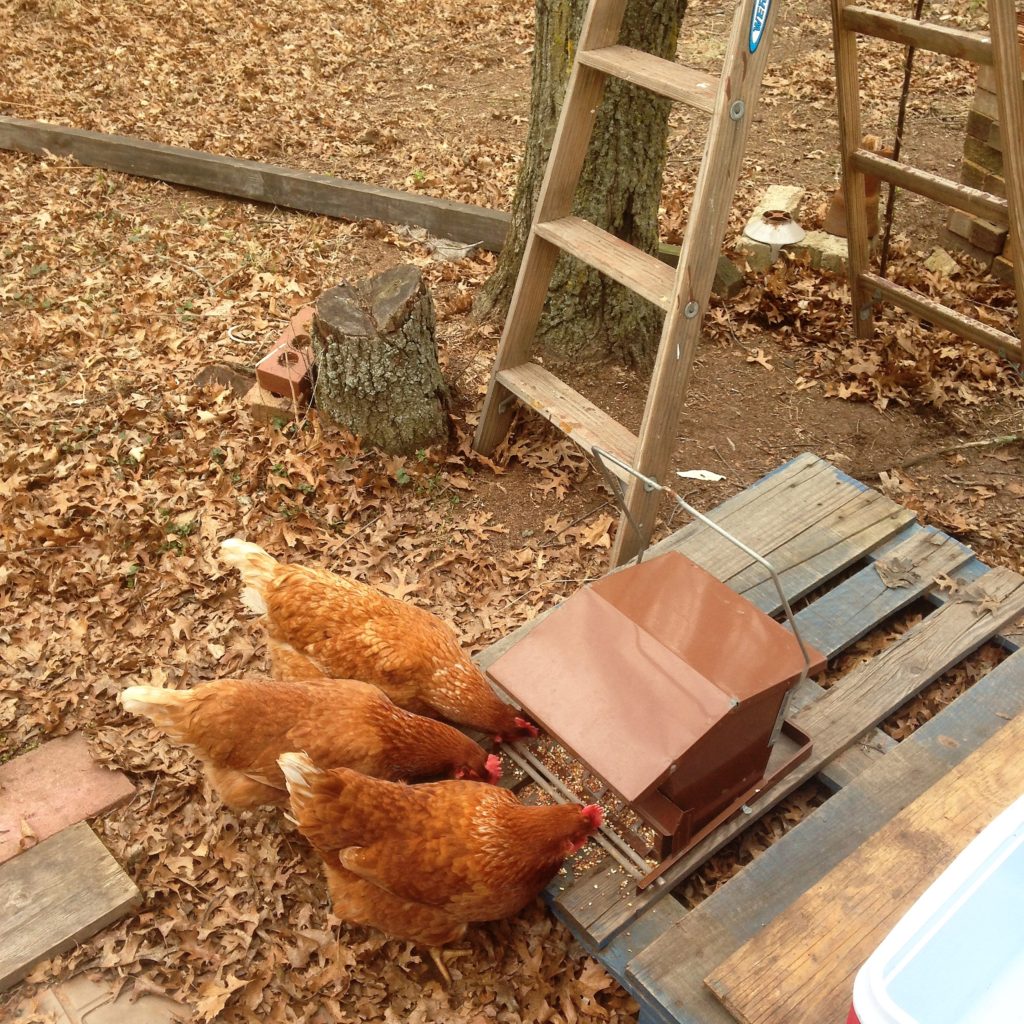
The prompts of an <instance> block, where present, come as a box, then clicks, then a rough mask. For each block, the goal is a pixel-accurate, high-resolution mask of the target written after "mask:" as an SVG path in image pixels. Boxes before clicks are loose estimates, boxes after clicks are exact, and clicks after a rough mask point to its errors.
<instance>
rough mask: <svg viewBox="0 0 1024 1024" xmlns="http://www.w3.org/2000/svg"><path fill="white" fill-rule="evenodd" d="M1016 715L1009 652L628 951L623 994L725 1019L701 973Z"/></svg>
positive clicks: (1017, 697) (672, 1011)
mask: <svg viewBox="0 0 1024 1024" xmlns="http://www.w3.org/2000/svg"><path fill="white" fill-rule="evenodd" d="M1022 713H1024V654H1021V653H1017V654H1014V655H1012V656H1011V657H1010V658H1008V659H1007V660H1006V661H1004V662H1003V663H1002V664H1001V665H999V666H998V667H997V668H995V669H994V670H993V671H992V672H990V673H989V674H988V675H987V676H985V677H984V678H983V679H981V680H980V681H979V682H978V683H976V684H975V685H974V686H973V687H972V688H971V689H970V690H968V691H967V692H966V693H964V694H963V695H961V696H960V697H958V698H957V699H956V700H955V701H954V702H953V703H952V704H950V705H949V706H948V707H946V708H944V709H943V710H942V711H940V712H939V714H937V715H936V716H935V717H934V718H933V719H931V721H929V722H926V723H925V724H924V725H922V726H921V727H920V728H919V729H917V730H916V731H915V732H913V733H912V734H911V735H910V736H909V737H908V738H907V739H905V740H904V741H903V742H902V743H900V744H899V745H898V746H897V747H896V748H895V749H894V750H892V751H890V752H889V753H888V754H886V756H885V757H884V758H883V759H882V760H881V761H880V762H879V763H878V764H876V765H874V766H873V767H872V768H871V769H870V770H869V771H867V772H865V773H864V774H863V775H861V776H860V777H859V778H858V779H857V780H856V781H854V782H853V783H852V784H851V785H850V786H849V787H847V788H845V789H843V790H842V791H841V792H839V793H837V794H836V795H835V796H833V797H832V798H831V799H830V800H828V801H827V802H826V803H825V804H824V805H823V806H821V807H819V808H817V809H816V810H815V811H814V813H813V814H811V815H810V816H809V817H807V818H806V819H805V820H804V821H802V822H801V823H800V824H799V825H798V826H797V827H796V828H795V829H793V831H791V832H789V833H788V834H787V835H785V836H783V837H782V838H781V839H780V840H779V841H778V842H776V843H775V844H773V845H772V846H771V847H770V848H769V849H768V850H766V851H765V852H764V853H763V854H761V856H759V857H758V858H756V859H755V860H754V861H753V862H752V863H750V864H748V865H747V866H746V867H745V868H744V869H743V871H741V872H740V873H739V874H738V875H736V876H735V877H733V878H731V879H730V880H729V882H728V883H727V884H726V885H724V886H722V887H721V888H720V889H719V890H717V891H716V892H715V893H713V894H712V895H711V896H709V897H708V898H707V899H706V900H704V902H703V903H701V904H700V905H699V906H698V907H696V908H695V909H694V910H692V911H690V912H689V913H688V914H686V915H685V917H683V918H680V920H679V921H678V922H677V923H676V924H675V925H673V926H672V928H670V929H668V930H667V931H665V932H664V933H663V934H662V935H661V936H660V937H659V938H657V939H655V940H654V941H653V942H652V943H651V944H650V945H649V946H648V947H647V948H646V949H645V950H644V951H643V952H642V953H639V954H637V956H636V957H635V958H634V959H633V960H632V961H631V962H630V963H629V965H628V967H627V972H626V973H627V982H626V984H627V987H628V988H629V990H630V991H631V992H632V993H633V995H634V996H635V997H636V998H637V999H638V1000H639V1001H640V1002H641V1005H644V1006H646V1005H652V1006H655V1007H657V1008H658V1012H659V1013H664V1014H667V1015H669V1017H670V1019H675V1020H677V1021H679V1022H680V1024H734V1020H733V1018H732V1016H731V1015H730V1014H729V1013H728V1011H726V1009H725V1008H724V1007H723V1006H722V1005H721V1004H720V1003H719V1002H718V1001H717V1000H716V999H715V998H714V996H713V995H712V994H711V992H710V991H709V990H708V989H707V988H706V987H705V985H704V978H705V976H706V975H707V974H708V973H709V972H710V971H711V970H713V969H714V968H715V967H716V966H717V965H718V964H720V963H721V962H722V961H723V960H724V959H725V958H726V957H727V956H729V955H730V954H731V953H732V952H734V951H735V950H736V949H738V948H739V947H740V946H741V945H742V944H743V943H744V942H746V941H747V940H748V939H750V938H751V937H752V936H753V935H755V934H757V932H758V931H759V930H760V929H761V928H762V927H763V926H764V925H765V924H766V923H767V922H768V921H770V920H771V919H772V918H774V917H775V916H776V915H778V914H779V913H781V912H782V911H783V910H785V909H786V907H788V906H789V905H790V904H791V903H793V901H794V900H796V899H797V898H798V897H799V896H800V895H801V894H802V893H803V892H804V891H805V890H806V889H807V887H808V886H810V885H813V884H814V883H815V882H817V881H819V880H820V879H821V878H822V877H824V876H825V874H827V872H828V871H829V870H831V869H832V868H833V867H834V866H835V865H836V864H838V863H839V862H840V861H842V860H843V859H844V858H845V857H847V856H848V855H849V854H850V853H852V852H853V851H854V850H856V849H857V847H858V846H859V845H860V844H861V843H862V842H864V840H865V839H867V838H868V837H869V836H870V835H871V834H873V833H874V832H875V831H877V830H878V829H879V828H881V827H882V826H884V825H885V823H886V822H888V821H890V820H891V819H892V818H893V817H894V816H895V815H896V814H898V813H899V812H900V811H901V810H902V809H903V808H904V807H906V806H907V805H908V804H910V803H911V801H913V800H914V799H916V798H917V797H918V796H919V795H920V794H921V793H923V792H924V791H925V790H926V789H928V788H929V787H930V786H932V785H934V784H935V783H936V782H937V781H938V780H939V779H940V778H941V777H942V776H943V775H944V774H945V773H946V772H948V771H949V770H951V769H952V768H954V767H955V766H956V765H958V764H960V763H961V762H962V761H963V760H964V759H965V758H966V757H967V756H968V755H969V754H970V753H971V752H972V751H974V750H976V749H977V748H978V747H979V746H981V745H982V744H983V743H985V742H986V741H987V740H988V739H989V738H990V737H992V736H994V735H996V734H997V733H998V732H999V731H1000V730H1001V729H1002V728H1003V727H1004V726H1006V724H1007V721H1008V720H1009V719H1011V718H1013V717H1014V716H1015V715H1019V714H1022Z"/></svg>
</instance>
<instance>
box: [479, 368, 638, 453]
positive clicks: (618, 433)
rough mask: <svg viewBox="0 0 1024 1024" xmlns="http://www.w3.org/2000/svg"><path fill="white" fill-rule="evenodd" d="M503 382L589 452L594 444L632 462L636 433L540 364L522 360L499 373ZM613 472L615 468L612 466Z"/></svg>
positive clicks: (526, 403)
mask: <svg viewBox="0 0 1024 1024" xmlns="http://www.w3.org/2000/svg"><path fill="white" fill-rule="evenodd" d="M498 380H499V381H500V383H501V385H502V386H503V387H505V388H507V389H508V390H509V391H511V392H512V394H514V395H515V396H516V397H517V398H518V399H519V400H520V401H521V402H522V403H523V404H524V405H525V406H526V407H527V408H528V409H532V410H533V411H534V412H538V413H540V415H541V416H543V417H544V418H545V419H546V420H550V421H551V422H552V423H554V425H555V426H556V427H558V429H559V430H561V431H562V433H563V434H567V435H568V436H569V437H571V438H572V439H573V440H574V441H575V442H576V443H577V444H578V445H579V446H580V447H581V448H583V449H585V450H586V451H590V450H591V449H593V447H594V446H595V445H597V446H598V447H600V448H602V449H604V450H605V451H609V452H611V453H612V454H613V455H617V456H618V457H619V458H620V459H623V460H625V461H626V462H629V461H630V460H631V459H632V458H633V456H634V454H635V453H636V435H635V434H632V433H630V431H628V430H627V429H626V428H625V427H624V426H623V425H622V424H621V423H619V422H618V421H617V420H614V419H612V417H611V416H609V415H608V414H607V413H606V412H603V411H602V410H601V409H599V408H598V407H597V406H596V405H594V403H593V402H591V401H590V400H589V399H587V398H584V397H583V395H581V394H580V393H579V392H577V391H574V390H573V389H572V388H571V387H569V385H568V384H566V383H565V382H564V381H562V380H560V379H559V378H558V377H556V376H555V375H554V374H553V373H551V372H550V371H549V370H545V369H544V367H543V366H540V365H539V364H537V363H523V365H522V366H516V367H513V368H511V369H509V370H502V371H501V372H500V373H499V374H498ZM609 468H611V469H612V470H613V471H614V470H615V468H616V467H614V466H610V467H609Z"/></svg>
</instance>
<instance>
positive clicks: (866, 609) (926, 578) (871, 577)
mask: <svg viewBox="0 0 1024 1024" xmlns="http://www.w3.org/2000/svg"><path fill="white" fill-rule="evenodd" d="M972 557H973V552H972V551H971V549H970V548H967V547H964V545H963V544H961V543H960V542H959V541H956V540H954V539H953V538H952V537H949V536H947V535H946V534H944V533H941V532H939V531H938V530H935V529H933V528H932V527H926V528H923V529H920V530H916V531H914V532H913V533H912V534H911V536H910V537H909V538H908V539H906V540H905V541H903V542H902V543H900V544H898V545H896V546H893V547H892V548H889V549H887V553H886V555H885V556H884V558H883V559H882V560H881V561H883V562H884V563H886V564H888V565H889V566H892V565H894V563H897V562H898V563H899V565H900V566H902V567H904V571H905V575H906V576H907V579H908V582H907V584H906V585H905V586H894V587H888V586H886V585H885V583H884V582H883V581H882V577H881V576H880V575H879V572H878V564H879V563H878V561H875V562H874V563H873V564H872V565H869V566H867V567H866V568H865V569H862V570H861V571H860V572H859V573H857V574H856V575H855V576H851V577H850V578H849V579H848V580H844V581H843V582H842V583H840V584H839V586H837V587H835V589H833V590H830V591H829V592H828V593H827V594H825V595H823V596H822V597H820V598H819V599H818V600H817V601H815V602H814V603H813V604H811V605H808V606H807V607H806V608H804V609H802V610H801V611H800V612H798V613H797V616H796V622H797V627H798V628H799V630H800V635H801V636H802V637H803V638H804V640H805V641H806V642H807V643H809V644H811V645H812V646H813V647H816V648H817V649H818V650H819V651H821V653H822V654H824V655H825V656H826V657H827V658H833V657H835V655H836V654H838V653H839V652H840V651H841V650H843V649H844V648H846V647H848V646H849V645H850V644H852V643H853V642H854V641H856V640H859V639H860V638H861V637H862V636H864V635H865V634H866V633H868V632H869V631H870V630H872V629H873V628H874V627H875V626H877V625H878V624H879V623H880V622H884V621H885V620H886V619H887V618H889V617H890V616H891V615H894V614H895V613H896V612H898V611H900V610H901V609H903V608H905V607H906V606H907V605H909V604H912V603H913V602H914V601H916V600H917V599H918V598H920V597H922V596H923V595H924V594H925V593H926V592H927V591H928V590H930V589H931V588H932V586H933V585H934V583H935V577H936V576H939V575H941V574H944V573H945V574H949V573H953V572H955V571H956V570H957V569H958V568H959V567H960V566H961V565H964V564H966V563H967V562H968V561H970V559H971V558H972Z"/></svg>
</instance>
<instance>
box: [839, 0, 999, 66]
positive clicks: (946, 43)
mask: <svg viewBox="0 0 1024 1024" xmlns="http://www.w3.org/2000/svg"><path fill="white" fill-rule="evenodd" d="M840 26H841V27H842V29H843V31H846V32H859V33H860V34H861V35H865V36H875V37H876V38H878V39H888V40H889V41H890V42H892V43H903V45H904V46H916V47H918V48H919V49H921V50H931V51H932V53H944V54H946V56H947V57H959V58H960V59H961V60H969V61H973V62H974V63H975V64H981V65H987V64H991V63H992V40H991V39H990V38H989V37H988V36H987V35H983V34H982V33H980V32H968V31H966V30H965V29H962V28H954V27H952V26H947V25H934V24H929V23H928V22H926V21H915V20H914V19H913V18H905V17H903V16H902V15H899V14H886V13H885V12H884V11H874V10H871V8H868V7H862V6H860V5H859V4H858V5H854V6H852V7H844V8H842V12H841V15H840Z"/></svg>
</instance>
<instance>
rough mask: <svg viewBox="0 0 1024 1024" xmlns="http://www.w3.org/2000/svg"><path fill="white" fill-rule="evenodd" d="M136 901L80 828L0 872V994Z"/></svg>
mask: <svg viewBox="0 0 1024 1024" xmlns="http://www.w3.org/2000/svg"><path fill="white" fill-rule="evenodd" d="M141 899H142V896H141V894H140V893H139V890H138V889H137V888H136V887H135V883H134V882H133V881H132V880H131V879H130V878H129V877H128V876H127V875H126V874H125V873H124V872H123V871H122V870H121V866H120V865H119V864H118V863H117V861H116V860H114V858H113V857H111V855H110V854H109V853H108V852H107V848H106V847H105V846H104V845H103V844H102V843H101V842H100V841H99V839H97V838H96V836H95V834H94V833H93V831H92V829H91V828H89V826H88V825H86V824H85V823H84V822H79V823H78V824H77V825H72V826H71V828H67V829H65V830H64V831H63V832H58V833H57V835H55V836H53V837H51V838H50V839H47V840H45V841H44V842H42V843H40V844H39V845H38V846H35V847H33V848H32V849H31V850H26V851H25V852H24V853H22V854H19V855H18V856H17V857H15V858H14V860H12V861H9V862H8V863H6V864H4V865H3V867H0V992H2V991H3V990H4V989H7V988H10V986H11V985H13V984H14V983H15V982H16V981H19V980H20V979H21V978H23V977H24V976H25V975H26V974H28V972H29V971H30V970H31V969H32V967H33V966H34V965H35V964H37V963H38V962H39V961H40V960H45V959H46V958H47V957H51V956H54V955H56V954H57V953H60V952H63V951H64V950H65V949H69V948H70V947H71V946H73V945H74V944H75V943H76V942H78V941H79V939H83V938H85V937H86V936H88V935H93V934H95V933H96V932H98V931H99V930H100V929H101V928H103V927H105V926H106V925H108V924H110V922H111V921H116V920H117V919H118V918H119V917H121V916H122V915H123V914H124V913H126V912H127V911H128V910H130V909H131V908H132V907H134V906H137V905H138V903H139V902H140V901H141Z"/></svg>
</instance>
